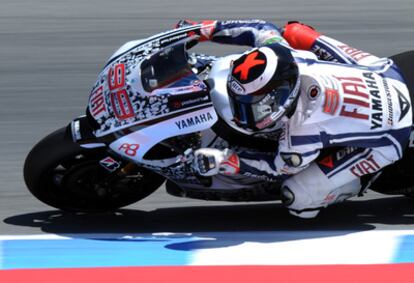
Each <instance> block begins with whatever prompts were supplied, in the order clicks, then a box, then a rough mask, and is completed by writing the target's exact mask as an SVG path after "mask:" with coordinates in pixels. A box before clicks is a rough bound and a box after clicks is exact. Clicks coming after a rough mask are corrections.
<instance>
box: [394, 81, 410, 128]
mask: <svg viewBox="0 0 414 283" xmlns="http://www.w3.org/2000/svg"><path fill="white" fill-rule="evenodd" d="M394 89H395V91H396V92H397V94H398V103H399V104H400V118H399V119H398V122H400V121H401V120H402V119H403V118H404V117H405V115H407V113H408V111H409V110H410V102H409V101H408V99H407V98H405V96H404V94H402V93H401V91H400V90H399V89H398V88H396V87H394Z"/></svg>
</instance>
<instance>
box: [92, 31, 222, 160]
mask: <svg viewBox="0 0 414 283" xmlns="http://www.w3.org/2000/svg"><path fill="white" fill-rule="evenodd" d="M190 31H191V30H189V29H188V28H187V29H184V30H182V29H180V30H174V31H171V32H170V33H169V34H161V35H159V36H158V37H152V39H151V40H142V41H139V42H137V44H138V45H137V46H135V47H130V46H128V48H129V49H127V50H124V49H122V50H120V51H117V53H116V55H114V56H113V57H112V58H111V59H110V60H109V62H108V64H107V65H106V67H105V68H104V70H103V71H102V72H101V73H100V75H99V77H98V80H97V82H96V84H95V86H94V88H93V90H92V93H91V96H90V99H89V105H88V109H89V110H88V111H89V115H88V116H89V117H90V118H91V119H92V120H93V122H94V123H93V124H95V125H96V127H95V129H94V134H95V136H97V137H98V138H102V139H105V138H108V137H110V140H111V143H110V148H111V149H112V150H114V151H115V152H117V153H118V154H120V155H121V156H123V157H125V158H128V159H132V160H133V161H134V162H144V156H145V154H146V153H147V152H148V151H149V150H150V149H151V148H152V147H154V146H155V145H156V144H158V143H160V142H162V141H163V140H165V139H168V138H171V137H174V136H180V135H186V134H189V133H195V132H198V131H203V130H205V129H209V128H210V127H211V126H212V125H213V124H214V123H215V122H216V121H217V119H218V118H217V114H216V112H215V110H214V108H213V105H212V102H211V99H210V95H209V91H208V87H207V85H206V84H205V83H204V82H203V81H201V80H200V79H199V78H198V77H197V75H195V74H194V73H193V72H192V70H191V67H190V66H189V65H188V63H187V57H186V44H187V43H188V42H189V41H191V40H192V39H191V38H188V33H189V32H190ZM183 38H184V39H183ZM130 145H133V148H138V147H139V150H131V149H130V148H131V146H130ZM128 146H130V147H128Z"/></svg>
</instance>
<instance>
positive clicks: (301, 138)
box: [209, 20, 412, 217]
mask: <svg viewBox="0 0 414 283" xmlns="http://www.w3.org/2000/svg"><path fill="white" fill-rule="evenodd" d="M214 25H215V26H214V29H211V30H210V31H211V34H210V35H209V38H210V39H211V40H212V41H215V42H220V43H229V44H238V45H249V46H252V47H259V46H263V45H266V44H268V43H274V42H280V44H284V45H288V43H287V42H286V41H285V40H284V39H283V37H282V36H281V34H280V32H279V29H278V28H277V27H276V26H274V25H273V24H270V23H267V22H263V21H259V20H248V21H223V22H215V23H214ZM310 51H311V52H309V51H303V50H293V49H292V55H293V56H294V58H295V60H296V62H297V63H298V66H299V71H300V96H299V99H298V103H297V107H296V110H295V112H294V114H293V116H291V117H290V119H286V123H285V126H284V128H283V133H282V134H281V136H280V138H279V140H278V142H279V149H278V152H277V153H276V156H275V157H271V158H269V156H267V155H263V156H260V155H257V154H256V155H254V156H253V155H250V154H249V153H247V152H246V153H245V154H244V153H241V154H240V155H239V157H240V173H241V174H249V175H256V176H260V177H263V176H267V177H268V178H270V179H271V178H279V177H282V178H286V180H285V181H284V184H283V186H282V194H283V197H284V203H285V205H286V206H287V207H288V208H289V210H290V212H291V213H292V214H295V215H297V216H301V217H314V216H316V215H317V213H318V211H319V210H320V208H322V207H326V206H327V205H330V204H332V203H335V202H338V201H342V200H344V199H346V198H349V197H351V196H354V195H356V194H358V193H359V191H360V189H361V182H360V179H361V177H362V176H366V175H370V174H374V173H376V172H378V171H380V170H381V169H382V168H384V167H385V166H387V165H389V164H392V163H393V162H395V161H397V160H399V159H401V157H402V155H403V151H404V149H405V147H406V145H407V143H408V140H409V136H410V133H411V127H412V109H411V100H410V94H409V92H408V89H407V87H406V84H405V82H404V78H403V76H402V74H401V73H400V72H399V69H398V67H397V66H396V65H395V64H394V63H393V61H392V60H391V59H388V58H378V57H376V56H374V55H371V54H369V53H366V52H363V51H359V50H357V49H355V48H352V47H350V46H348V45H346V44H344V43H342V42H340V41H337V40H334V39H332V38H329V37H327V36H319V37H318V38H317V39H316V40H315V42H314V44H313V46H312V48H311V50H310ZM329 148H335V149H336V148H338V149H337V150H334V151H333V153H332V154H329V155H326V156H325V157H324V158H323V159H321V158H320V153H321V150H323V149H329ZM318 158H319V159H318Z"/></svg>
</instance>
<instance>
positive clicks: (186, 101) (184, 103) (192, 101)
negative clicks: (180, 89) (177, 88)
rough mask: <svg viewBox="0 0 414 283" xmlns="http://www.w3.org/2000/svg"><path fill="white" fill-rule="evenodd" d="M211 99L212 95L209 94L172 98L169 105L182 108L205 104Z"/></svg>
mask: <svg viewBox="0 0 414 283" xmlns="http://www.w3.org/2000/svg"><path fill="white" fill-rule="evenodd" d="M209 101H210V97H209V96H208V95H204V96H201V97H196V96H191V98H189V97H187V98H183V97H180V98H170V100H169V105H170V107H171V108H173V109H180V108H184V107H189V106H194V105H198V104H204V103H207V102H209Z"/></svg>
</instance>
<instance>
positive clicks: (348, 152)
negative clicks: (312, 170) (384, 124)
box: [317, 147, 363, 178]
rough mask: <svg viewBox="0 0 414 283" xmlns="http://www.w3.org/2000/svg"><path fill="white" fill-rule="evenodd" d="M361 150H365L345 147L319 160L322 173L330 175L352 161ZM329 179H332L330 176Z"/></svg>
mask: <svg viewBox="0 0 414 283" xmlns="http://www.w3.org/2000/svg"><path fill="white" fill-rule="evenodd" d="M361 150H363V149H361V148H357V147H345V148H342V149H340V150H338V151H335V152H333V153H331V154H329V155H327V156H325V157H323V158H322V159H320V160H318V161H317V164H318V165H319V168H321V170H322V172H324V173H325V174H327V175H328V173H330V172H332V171H333V170H334V169H335V168H338V167H339V166H340V165H342V164H344V163H345V162H346V161H348V160H350V159H351V158H352V157H354V156H355V154H357V153H359V152H360V151H361ZM328 178H330V177H329V176H328Z"/></svg>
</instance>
